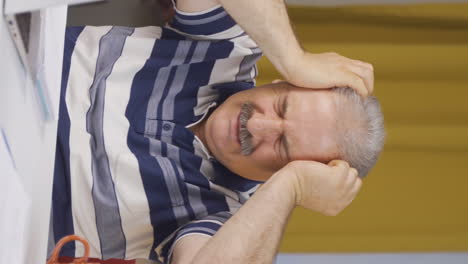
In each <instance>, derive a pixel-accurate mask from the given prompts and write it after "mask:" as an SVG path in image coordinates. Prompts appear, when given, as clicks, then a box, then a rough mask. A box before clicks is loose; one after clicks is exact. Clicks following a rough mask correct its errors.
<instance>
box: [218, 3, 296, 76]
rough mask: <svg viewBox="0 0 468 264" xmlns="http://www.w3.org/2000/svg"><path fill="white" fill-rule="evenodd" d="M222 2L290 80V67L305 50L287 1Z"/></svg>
mask: <svg viewBox="0 0 468 264" xmlns="http://www.w3.org/2000/svg"><path fill="white" fill-rule="evenodd" d="M219 1H220V3H221V4H222V5H223V7H224V9H226V11H227V12H228V13H229V14H230V15H231V16H232V17H233V18H234V20H236V22H237V23H238V24H239V25H240V26H241V27H242V28H243V29H244V30H245V31H246V32H247V33H248V34H249V36H250V37H251V38H252V39H253V40H255V42H257V44H258V45H259V47H260V48H261V49H262V50H263V52H264V53H265V55H266V56H267V57H268V58H269V59H270V61H271V62H272V63H273V65H274V66H275V67H276V69H277V70H278V71H279V72H280V73H281V74H282V75H283V76H284V77H285V78H286V79H288V78H289V73H288V69H290V68H291V67H290V64H291V63H294V60H295V59H294V58H298V57H300V56H301V54H302V53H303V50H302V48H301V46H300V45H299V42H298V41H297V38H296V36H295V35H294V32H293V30H292V28H291V24H290V22H289V17H288V13H287V9H286V6H285V4H284V0H235V1H233V0H219Z"/></svg>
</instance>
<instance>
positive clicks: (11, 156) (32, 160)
mask: <svg viewBox="0 0 468 264" xmlns="http://www.w3.org/2000/svg"><path fill="white" fill-rule="evenodd" d="M4 1H5V0H0V11H1V14H2V15H1V17H0V137H1V139H0V215H1V216H0V234H2V235H1V236H0V264H10V263H18V264H22V263H45V262H46V253H47V240H48V232H49V218H50V207H51V196H52V195H51V193H52V179H53V170H54V160H55V145H56V134H57V122H58V121H57V118H56V115H55V114H54V116H52V117H50V118H45V117H44V114H43V113H42V111H41V103H40V100H41V99H40V98H39V97H38V96H39V95H38V93H37V89H38V87H37V83H33V82H32V81H30V80H29V76H28V74H27V71H26V70H25V67H24V66H23V64H22V62H21V59H20V56H19V55H18V52H17V50H16V46H15V42H14V41H13V39H12V37H11V36H10V32H9V30H8V24H7V21H6V20H5V18H4V10H3V7H4V6H5V7H9V8H11V10H20V9H19V8H20V7H21V8H22V9H21V11H25V10H26V9H27V8H28V6H27V5H25V4H26V3H27V2H30V3H31V4H32V5H31V6H30V7H31V8H36V7H37V6H36V5H35V2H39V1H26V0H13V1H11V0H9V1H8V2H6V3H4ZM13 2H15V4H21V3H22V5H21V6H20V5H18V6H14V7H13V6H12V4H11V3H13ZM40 2H51V3H52V2H54V3H58V2H59V1H43V0H41V1H40ZM4 4H5V5H4ZM41 7H42V8H43V9H41V10H40V11H38V12H40V13H39V14H41V16H42V17H41V19H43V20H44V21H46V20H47V23H46V24H45V25H44V27H43V32H36V33H38V34H39V33H40V34H44V35H43V36H44V37H45V39H44V42H43V45H44V46H42V47H41V49H40V53H41V54H42V55H43V58H44V59H43V68H44V69H43V78H44V80H46V82H47V87H46V88H45V89H47V90H48V91H49V92H48V94H47V96H48V105H49V106H50V108H51V110H52V112H54V113H58V105H59V104H58V102H59V94H60V81H61V68H62V58H63V46H64V34H65V25H66V15H67V6H66V5H54V6H53V7H49V8H44V6H41ZM15 8H18V9H15ZM11 10H10V11H11ZM32 30H36V29H33V28H32ZM4 142H7V144H8V146H9V148H8V147H6V145H5V144H4ZM27 260H28V261H27Z"/></svg>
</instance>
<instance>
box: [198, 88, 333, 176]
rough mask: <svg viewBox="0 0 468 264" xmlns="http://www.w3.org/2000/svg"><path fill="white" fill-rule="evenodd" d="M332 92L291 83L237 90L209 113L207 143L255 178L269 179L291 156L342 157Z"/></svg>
mask: <svg viewBox="0 0 468 264" xmlns="http://www.w3.org/2000/svg"><path fill="white" fill-rule="evenodd" d="M333 96H334V95H333V93H332V92H331V91H328V90H312V89H304V88H297V87H292V86H290V85H288V84H286V83H278V84H268V85H264V86H261V87H256V88H254V89H250V90H247V91H243V92H239V93H236V94H234V95H232V96H231V97H229V98H228V99H227V100H226V101H225V102H224V103H223V104H222V105H220V106H219V107H218V108H217V109H216V110H215V111H214V112H213V113H212V114H211V115H210V116H209V118H208V120H207V121H206V124H205V127H204V137H205V142H206V144H207V147H208V149H209V150H210V151H211V153H212V154H213V155H214V157H216V159H218V160H219V161H220V162H221V163H222V164H223V165H224V166H226V167H227V168H228V169H229V170H231V171H233V172H235V173H237V174H239V175H241V176H243V177H245V178H249V179H253V180H262V181H264V180H267V179H268V178H269V177H270V176H271V175H272V174H273V173H275V172H276V171H277V170H279V169H280V168H282V167H283V166H284V165H286V164H287V163H288V162H289V161H292V160H315V161H321V162H328V161H329V160H331V159H334V158H337V147H336V144H335V140H334V128H335V125H334V124H335V122H336V121H335V112H334V101H333V100H334V98H333ZM247 110H251V111H247ZM246 111H247V112H249V114H247V113H246ZM241 113H242V114H241ZM239 116H243V117H247V120H246V121H245V122H241V121H239V119H240V118H239ZM241 124H243V125H245V129H244V132H243V133H244V135H243V137H239V127H240V126H241ZM246 137H248V138H249V139H248V140H242V138H244V139H245V138H246ZM240 138H241V139H240ZM241 145H242V147H243V149H244V154H242V148H241ZM246 149H248V150H247V151H245V150H246ZM245 152H248V153H249V154H248V155H245V154H246V153H245Z"/></svg>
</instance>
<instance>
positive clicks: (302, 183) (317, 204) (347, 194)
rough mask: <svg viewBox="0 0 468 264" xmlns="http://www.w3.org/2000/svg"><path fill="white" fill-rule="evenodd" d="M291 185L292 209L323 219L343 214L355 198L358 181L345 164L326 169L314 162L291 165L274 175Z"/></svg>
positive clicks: (354, 170) (338, 161)
mask: <svg viewBox="0 0 468 264" xmlns="http://www.w3.org/2000/svg"><path fill="white" fill-rule="evenodd" d="M275 175H276V176H277V177H282V178H283V177H284V178H287V179H288V182H289V183H291V185H292V188H291V189H292V190H293V192H294V194H295V199H296V205H298V206H302V207H304V208H306V209H309V210H313V211H316V212H319V213H322V214H324V215H329V216H334V215H337V214H339V213H340V212H341V211H343V210H344V209H345V208H346V207H347V206H348V205H349V204H350V203H351V202H352V201H353V199H354V198H355V197H356V195H357V194H358V192H359V190H360V188H361V185H362V180H361V179H360V178H359V177H358V172H357V170H356V169H354V168H351V167H349V164H348V163H347V162H345V161H341V160H334V161H332V162H330V163H329V164H328V165H326V164H323V163H319V162H315V161H302V160H298V161H292V162H290V163H288V164H287V165H286V166H285V167H283V168H282V169H281V170H279V171H278V172H277V173H275Z"/></svg>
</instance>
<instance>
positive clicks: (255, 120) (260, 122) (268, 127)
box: [247, 112, 283, 141]
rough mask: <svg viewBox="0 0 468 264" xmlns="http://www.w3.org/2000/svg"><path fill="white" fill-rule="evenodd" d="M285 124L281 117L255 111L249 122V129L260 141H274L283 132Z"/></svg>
mask: <svg viewBox="0 0 468 264" xmlns="http://www.w3.org/2000/svg"><path fill="white" fill-rule="evenodd" d="M282 126H283V124H282V122H281V119H280V118H277V117H269V116H267V115H264V114H261V113H258V112H257V113H254V114H253V116H252V117H251V118H250V119H249V121H248V122H247V130H249V132H250V134H252V136H253V138H254V139H256V140H259V141H272V140H273V141H274V140H276V139H277V138H278V136H279V135H280V134H281V133H282V130H283V128H282Z"/></svg>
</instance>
